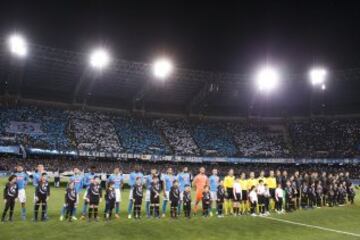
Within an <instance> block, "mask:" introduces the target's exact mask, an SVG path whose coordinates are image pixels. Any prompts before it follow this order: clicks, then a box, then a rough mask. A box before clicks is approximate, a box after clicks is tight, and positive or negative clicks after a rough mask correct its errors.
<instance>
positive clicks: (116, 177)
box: [107, 167, 124, 218]
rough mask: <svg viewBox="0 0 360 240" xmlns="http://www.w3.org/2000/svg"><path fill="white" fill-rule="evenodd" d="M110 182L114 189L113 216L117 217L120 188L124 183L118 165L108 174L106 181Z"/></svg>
mask: <svg viewBox="0 0 360 240" xmlns="http://www.w3.org/2000/svg"><path fill="white" fill-rule="evenodd" d="M110 182H112V183H113V184H114V185H113V188H114V189H115V218H119V217H120V216H119V214H120V202H121V191H120V190H121V188H122V186H123V183H124V179H123V175H122V173H121V170H120V168H119V167H116V168H115V169H114V173H113V174H111V175H110V176H109V178H108V179H107V183H108V184H109V183H110Z"/></svg>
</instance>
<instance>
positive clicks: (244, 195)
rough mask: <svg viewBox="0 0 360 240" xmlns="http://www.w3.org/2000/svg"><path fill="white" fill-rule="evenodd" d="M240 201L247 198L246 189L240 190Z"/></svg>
mask: <svg viewBox="0 0 360 240" xmlns="http://www.w3.org/2000/svg"><path fill="white" fill-rule="evenodd" d="M241 195H242V196H241V201H247V200H248V193H247V191H246V190H242V191H241Z"/></svg>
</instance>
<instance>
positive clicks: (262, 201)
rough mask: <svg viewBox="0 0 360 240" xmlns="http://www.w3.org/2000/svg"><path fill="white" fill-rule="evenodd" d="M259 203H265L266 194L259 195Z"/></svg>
mask: <svg viewBox="0 0 360 240" xmlns="http://www.w3.org/2000/svg"><path fill="white" fill-rule="evenodd" d="M258 203H259V204H260V205H263V204H265V197H264V195H258Z"/></svg>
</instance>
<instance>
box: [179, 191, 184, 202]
mask: <svg viewBox="0 0 360 240" xmlns="http://www.w3.org/2000/svg"><path fill="white" fill-rule="evenodd" d="M183 199H184V191H180V202H182V201H183Z"/></svg>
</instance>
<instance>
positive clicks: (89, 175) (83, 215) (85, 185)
mask: <svg viewBox="0 0 360 240" xmlns="http://www.w3.org/2000/svg"><path fill="white" fill-rule="evenodd" d="M95 171H96V167H95V166H91V167H90V172H88V173H85V175H84V178H83V188H85V189H86V191H85V193H84V197H83V199H84V205H83V209H82V213H81V219H85V218H86V214H87V209H88V206H89V202H88V201H87V189H88V188H89V187H90V184H91V183H92V182H93V180H94V178H95V177H96V173H95Z"/></svg>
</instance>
